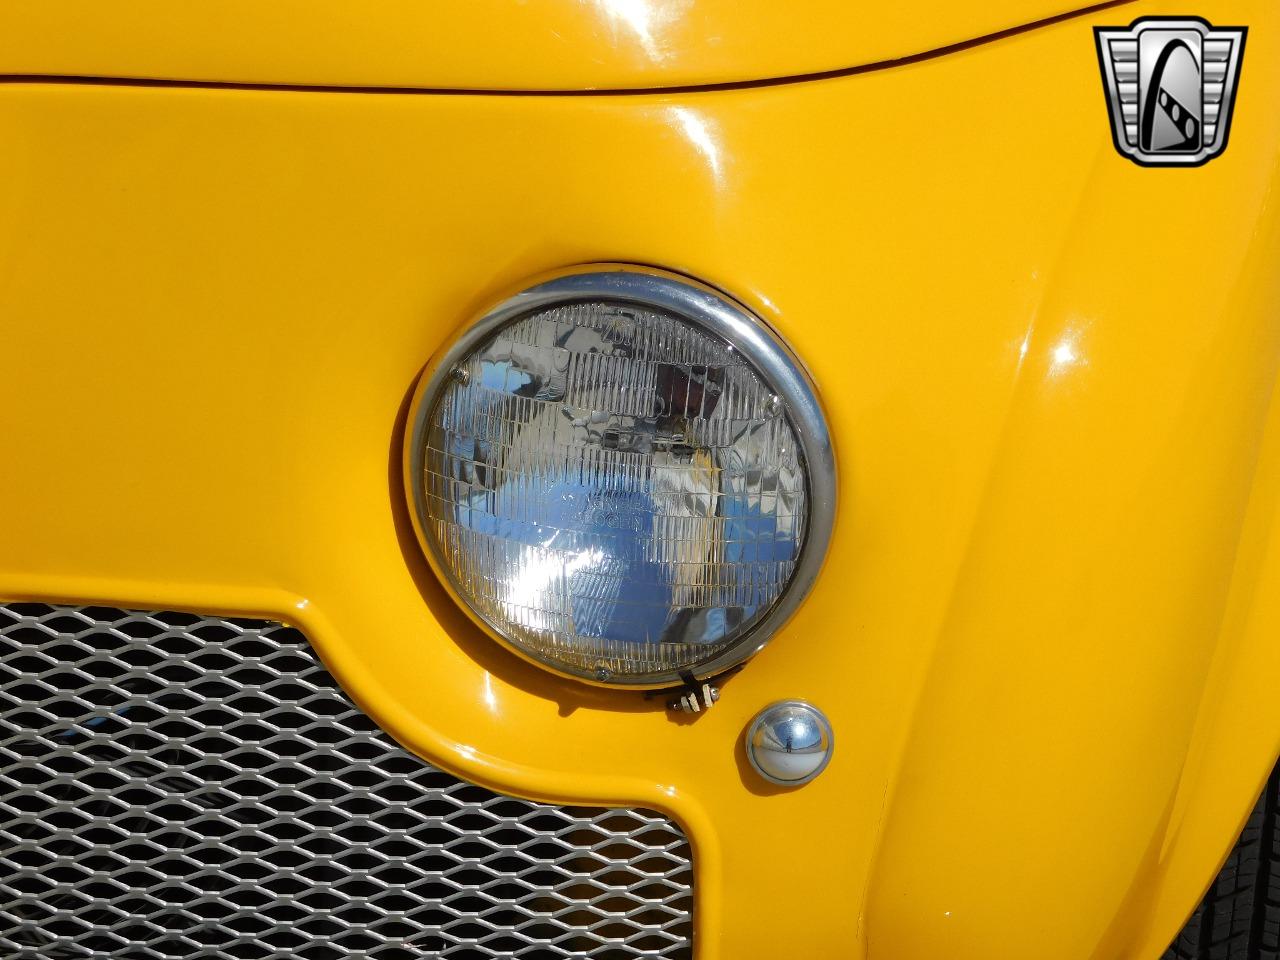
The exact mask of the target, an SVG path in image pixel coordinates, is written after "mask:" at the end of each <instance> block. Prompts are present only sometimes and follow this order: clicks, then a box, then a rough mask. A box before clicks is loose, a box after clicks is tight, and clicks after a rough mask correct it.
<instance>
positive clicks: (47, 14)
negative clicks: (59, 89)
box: [0, 0, 1089, 90]
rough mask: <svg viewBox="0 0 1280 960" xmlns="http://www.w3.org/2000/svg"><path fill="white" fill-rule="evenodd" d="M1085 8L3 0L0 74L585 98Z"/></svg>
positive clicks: (651, 0)
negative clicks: (589, 93) (583, 93)
mask: <svg viewBox="0 0 1280 960" xmlns="http://www.w3.org/2000/svg"><path fill="white" fill-rule="evenodd" d="M1085 6H1089V4H1088V3H1086V2H1084V0H985V2H984V3H981V4H964V3H955V2H952V0H926V2H923V3H921V2H916V3H887V2H877V3H868V2H851V0H801V2H798V3H796V2H792V3H778V2H776V0H455V2H424V0H359V2H351V0H182V2H180V3H173V2H169V0H60V2H57V3H50V2H48V0H8V2H6V3H4V4H0V73H7V74H39V75H44V76H50V75H65V76H79V77H84V76H99V77H138V78H150V79H165V80H204V81H222V82H228V81H229V82H238V83H268V84H320V85H327V86H376V87H429V88H435V89H469V90H591V89H615V90H616V89H619V88H623V89H626V88H636V87H671V86H687V85H693V84H706V83H726V82H734V81H741V80H758V79H762V78H767V77H784V76H794V75H796V74H802V73H813V72H816V71H823V70H838V69H843V68H846V67H853V66H858V65H861V64H866V63H872V62H877V61H882V60H889V59H893V58H898V57H904V56H908V55H911V54H917V53H922V52H924V51H927V50H933V49H935V48H938V47H941V46H944V45H948V44H954V43H959V42H963V41H967V40H971V39H974V38H976V37H982V36H986V35H988V34H992V33H996V32H998V31H1003V30H1008V29H1012V28H1016V27H1020V26H1022V25H1024V24H1028V23H1031V22H1033V21H1038V20H1043V19H1047V18H1051V17H1055V16H1061V15H1062V14H1066V13H1069V12H1071V11H1073V10H1077V9H1079V8H1081V7H1085Z"/></svg>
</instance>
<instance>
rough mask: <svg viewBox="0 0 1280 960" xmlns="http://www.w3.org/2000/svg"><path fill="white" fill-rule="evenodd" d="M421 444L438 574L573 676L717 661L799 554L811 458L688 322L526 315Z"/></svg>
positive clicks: (778, 411)
mask: <svg viewBox="0 0 1280 960" xmlns="http://www.w3.org/2000/svg"><path fill="white" fill-rule="evenodd" d="M425 438H426V450H425V451H424V453H425V455H424V457H423V460H422V463H423V471H424V476H423V477H422V482H423V485H424V486H423V490H424V493H425V497H424V498H423V501H424V512H425V514H426V516H425V518H424V521H425V522H424V526H425V528H426V534H427V536H428V538H429V539H430V540H431V541H433V546H434V547H435V552H436V554H437V558H438V560H439V562H440V563H442V564H444V565H445V566H446V567H448V569H449V574H450V579H451V580H452V581H453V583H454V585H455V588H456V589H457V590H458V591H459V592H460V593H461V594H462V599H464V600H465V601H466V602H467V603H468V604H469V605H470V606H471V607H472V608H473V609H474V610H475V611H476V612H477V613H478V614H479V615H480V616H481V617H482V618H483V619H484V620H485V621H486V622H488V623H489V624H490V625H491V626H492V627H493V628H494V629H495V630H497V631H498V632H499V633H500V634H502V635H503V636H505V637H506V638H507V639H508V640H509V641H510V642H511V643H513V644H515V645H516V646H517V647H519V648H521V649H522V650H524V651H525V652H527V653H528V654H530V655H531V656H533V657H534V658H535V659H538V660H541V661H543V662H547V663H549V664H551V665H553V666H558V667H560V668H562V669H566V670H568V671H569V672H574V673H588V674H592V675H599V676H601V677H603V676H604V674H605V673H606V672H607V674H609V675H627V676H645V675H649V674H655V675H657V674H670V673H672V672H673V671H680V670H684V669H687V668H690V667H693V666H695V665H696V664H698V663H700V662H705V661H706V660H708V659H710V658H712V657H714V656H716V655H717V654H718V653H720V652H721V651H723V650H724V649H725V648H726V647H728V646H729V645H731V644H732V643H733V641H734V640H735V639H736V638H738V637H740V636H742V634H743V633H744V632H745V631H747V630H749V629H750V628H751V627H752V626H753V625H754V624H755V623H756V622H757V621H759V619H760V618H761V617H762V616H763V615H764V614H765V613H766V612H767V611H768V610H769V608H770V607H772V606H773V605H774V604H775V603H776V602H777V601H778V599H779V598H780V597H781V596H782V594H783V593H784V592H785V590H786V587H787V584H788V582H789V580H790V579H791V576H792V572H793V569H794V567H795V563H796V561H797V559H798V557H799V554H800V548H801V545H802V542H803V539H804V533H805V529H804V528H805V517H806V514H807V499H806V484H805V475H804V463H803V457H802V454H801V451H800V448H799V444H798V443H797V441H796V436H795V432H794V430H793V428H792V426H791V423H790V422H789V420H788V417H787V415H786V410H785V406H784V404H783V403H782V402H781V401H779V400H778V398H776V397H775V396H774V394H773V392H772V391H771V390H770V388H769V386H768V385H767V384H766V383H764V382H763V380H762V379H761V377H760V376H759V374H758V373H757V372H756V371H755V370H754V369H753V368H752V367H751V366H750V365H749V364H748V363H747V362H746V361H745V360H744V359H743V358H742V357H741V356H739V355H738V354H737V353H736V352H735V351H734V350H733V348H732V347H731V346H729V345H728V344H726V343H723V342H721V341H720V340H718V339H715V338H713V337H711V336H709V335H707V334H706V333H704V332H702V331H701V330H699V329H698V328H696V327H694V326H693V325H692V324H690V323H688V322H687V321H685V320H683V319H680V318H678V317H676V316H674V315H668V314H665V313H660V312H657V311H655V310H651V309H646V308H642V307H637V306H633V305H629V304H620V303H607V302H606V303H601V302H593V303H581V304H569V305H561V306H556V307H552V308H548V309H543V310H540V311H538V312H535V313H532V314H528V315H525V316H523V317H521V318H519V319H517V320H515V321H514V322H512V323H510V324H508V325H507V326H506V327H504V328H502V329H501V330H499V332H498V333H497V335H496V336H494V337H493V338H492V339H490V340H488V341H487V342H485V343H484V344H483V345H482V346H481V347H480V348H479V349H477V350H476V351H475V352H473V353H472V354H471V355H470V356H469V357H468V358H466V359H465V360H464V361H463V362H462V363H461V364H460V365H459V366H458V367H457V368H456V369H455V370H454V371H453V375H452V377H451V379H450V380H449V381H448V383H447V385H446V386H445V387H444V389H443V390H442V391H440V393H439V396H438V397H437V398H436V401H435V405H434V408H433V409H432V411H431V414H430V421H429V426H428V429H427V431H426V433H425ZM602 671H603V672H602Z"/></svg>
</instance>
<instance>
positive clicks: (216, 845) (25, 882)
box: [0, 604, 692, 960]
mask: <svg viewBox="0 0 1280 960" xmlns="http://www.w3.org/2000/svg"><path fill="white" fill-rule="evenodd" d="M691 883H692V871H691V867H690V861H689V847H688V844H687V842H686V840H685V838H684V836H683V835H682V833H681V832H680V830H679V828H678V827H676V826H675V825H674V824H673V823H672V822H671V821H669V820H667V819H666V818H664V817H662V816H659V815H657V814H654V813H650V812H646V811H642V810H605V809H585V808H566V807H555V806H548V805H545V804H538V803H531V802H528V801H524V800H517V799H513V798H510V797H504V796H500V795H498V794H495V793H492V792H491V791H489V790H485V789H483V788H481V787H477V786H474V785H471V784H467V783H464V782H462V781H459V780H457V779H456V778H454V777H452V776H450V775H449V774H447V773H444V772H442V771H440V770H437V769H435V768H434V767H432V766H430V765H428V764H426V763H423V762H422V761H421V760H419V759H417V758H415V757H413V756H411V755H410V754H408V753H407V752H405V751H404V750H402V749H400V748H399V747H397V746H396V745H395V744H394V743H393V742H392V741H391V740H390V739H389V738H388V737H387V736H386V735H385V734H383V733H382V732H381V731H379V730H378V729H377V727H376V726H374V724H373V722H372V721H371V720H370V719H369V718H368V717H366V716H365V715H364V714H363V713H361V712H360V711H359V710H358V709H356V708H355V707H354V706H353V705H352V703H351V702H350V701H349V700H348V699H347V697H346V696H344V695H343V694H342V692H341V691H340V690H339V689H338V687H337V685H336V684H335V683H334V681H333V679H332V678H331V677H330V676H329V674H328V673H327V672H326V671H325V669H324V667H323V666H321V665H320V663H319V661H318V660H317V659H316V657H315V655H314V654H313V653H312V652H311V649H310V647H309V646H308V645H307V643H306V641H305V639H304V638H303V637H302V636H301V635H300V634H299V633H298V632H297V631H295V630H292V629H289V628H287V627H284V626H281V625H279V624H275V623H270V622H264V621H250V620H228V619H220V618H206V617H197V616H192V615H188V614H179V613H129V612H125V611H121V610H114V609H105V608H100V607H49V606H44V605H39V604H12V605H7V606H6V605H0V956H3V957H5V958H6V960H7V958H31V960H37V958H38V960H63V958H75V960H79V958H88V957H93V958H101V960H144V958H145V960H153V958H154V960H158V958H170V957H210V958H221V957H234V958H237V960H238V958H280V960H285V958H288V960H339V958H343V960H345V958H352V957H362V958H374V960H423V958H449V960H461V958H466V960H472V958H476V960H480V958H487V957H522V958H534V957H536V958H555V957H587V956H589V957H593V958H609V960H615V958H616V960H621V958H631V957H663V958H674V957H688V956H689V955H690V947H689V941H690V937H691V929H690V919H689V915H690V910H691V907H692V904H691V890H690V887H691Z"/></svg>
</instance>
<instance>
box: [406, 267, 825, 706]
mask: <svg viewBox="0 0 1280 960" xmlns="http://www.w3.org/2000/svg"><path fill="white" fill-rule="evenodd" d="M584 300H613V301H621V302H625V303H634V304H637V305H640V306H645V307H650V308H656V309H659V310H664V311H667V312H669V313H673V314H676V315H677V316H679V317H682V318H683V319H685V320H687V321H689V322H690V323H693V324H695V325H697V326H699V327H701V328H702V329H703V330H705V331H707V332H708V333H710V334H712V335H714V336H716V337H718V338H719V339H721V340H723V341H725V342H726V343H728V344H730V345H731V346H732V347H733V348H734V349H735V350H737V351H738V352H739V353H740V354H742V355H743V356H744V357H745V358H746V359H747V360H749V361H750V362H751V363H752V364H753V365H754V366H755V368H756V369H757V371H759V373H760V374H761V376H762V377H763V379H764V380H765V382H766V383H768V384H769V385H770V386H771V387H772V388H773V390H774V392H775V393H776V394H777V395H778V396H779V397H782V398H783V399H784V400H785V402H786V409H785V413H786V416H787V418H788V419H789V420H790V421H791V423H792V426H793V428H794V429H795V432H796V435H797V436H798V437H799V440H800V445H801V449H802V452H803V455H804V461H805V466H806V482H807V485H808V503H809V516H808V518H807V519H808V522H807V525H806V534H805V539H804V543H803V544H802V545H801V548H800V556H799V559H798V560H797V561H796V567H795V573H794V574H793V576H792V580H791V584H790V586H789V587H788V589H787V591H786V593H784V594H783V596H782V598H781V599H780V600H779V601H778V602H777V603H776V604H775V605H774V607H773V608H772V609H771V610H769V612H768V613H766V614H765V615H764V616H763V617H762V618H761V619H760V621H759V622H758V623H757V624H756V625H755V626H754V627H753V628H752V629H750V630H749V631H747V632H746V633H744V634H743V636H742V637H740V638H738V640H737V641H736V642H735V643H734V644H733V645H732V646H731V647H729V648H728V649H727V650H725V651H724V652H722V653H721V654H720V655H718V656H716V657H714V658H713V659H711V660H709V661H707V662H706V663H703V664H701V665H699V666H697V667H695V668H694V669H693V670H692V671H691V672H692V673H693V675H694V677H695V678H696V679H698V680H704V679H707V678H710V677H715V676H717V675H719V674H722V673H724V672H726V671H727V670H730V669H732V668H733V667H736V666H737V665H738V664H740V663H742V662H744V661H745V660H747V659H749V658H750V657H752V656H754V655H755V654H757V653H759V652H760V650H761V649H763V648H764V646H765V644H766V643H768V642H769V640H770V639H772V637H773V636H774V634H776V633H777V632H778V630H779V629H780V628H781V627H782V626H783V625H784V624H785V623H786V622H787V621H788V620H789V619H790V618H791V616H792V614H794V613H795V611H796V610H797V609H798V608H799V606H800V604H801V602H802V601H803V600H804V598H805V597H806V596H807V595H808V593H809V591H810V589H812V587H813V585H814V583H815V582H816V580H817V578H818V573H819V571H820V570H821V569H822V564H823V561H824V560H825V558H826V554H827V549H828V547H829V546H830V543H831V535H832V531H833V529H834V526H835V512H836V464H835V452H834V449H833V448H832V444H831V435H830V432H829V431H828V429H827V422H826V418H825V416H824V415H823V412H822V406H821V404H820V403H819V401H818V395H817V390H816V389H815V387H814V385H813V382H812V381H811V380H810V378H809V375H808V373H807V372H806V371H805V369H804V367H803V365H802V364H801V363H800V361H799V359H798V358H797V357H796V355H795V354H794V353H793V352H792V350H791V348H790V347H789V346H787V344H786V343H785V342H784V341H783V340H782V338H781V337H779V336H778V334H777V333H775V332H774V331H773V330H771V329H770V328H769V327H768V326H767V325H766V324H765V323H764V321H762V320H761V319H759V318H758V317H756V316H755V315H754V314H752V313H750V312H749V311H748V310H747V309H746V308H745V307H743V306H741V305H739V304H737V303H735V302H734V301H732V300H730V299H728V298H727V297H726V296H725V295H723V294H722V293H720V292H718V291H717V290H715V289H713V288H711V287H709V286H706V285H705V284H701V283H698V282H696V281H694V280H690V279H689V278H687V277H683V276H679V275H677V274H673V273H668V272H666V271H661V270H656V269H653V268H647V267H638V266H626V265H617V264H608V265H598V266H586V267H578V268H574V270H573V272H571V273H567V274H565V275H563V276H559V277H555V278H553V279H550V280H547V281H544V282H542V283H538V284H537V285H535V286H533V287H530V288H529V289H527V290H524V291H522V292H520V293H517V294H515V295H514V296H512V297H509V298H508V299H506V300H503V301H502V302H500V303H498V304H497V305H496V306H494V307H492V308H490V309H489V310H488V311H486V312H485V313H484V314H483V315H482V316H481V317H480V319H478V320H476V321H475V322H474V323H472V324H471V325H470V326H468V327H466V328H464V329H463V331H462V332H461V333H460V334H458V335H456V336H455V338H454V339H453V340H452V341H451V342H449V343H448V344H447V345H446V346H445V347H444V348H443V349H442V351H440V352H439V353H437V355H436V356H435V357H434V358H433V360H432V361H431V363H430V364H429V365H428V367H427V369H426V370H425V371H424V373H423V375H422V378H421V380H420V382H419V384H418V388H417V390H416V391H415V395H414V398H413V404H412V407H411V409H410V412H409V429H408V430H407V431H406V442H407V451H406V453H407V457H406V473H405V481H406V485H407V490H408V496H409V501H410V504H411V506H412V510H411V511H410V512H411V514H412V519H413V526H414V531H415V533H416V534H417V537H418V542H419V544H420V545H421V546H422V548H423V552H424V553H425V554H426V556H427V559H428V561H429V562H430V564H431V567H432V569H433V570H435V572H436V575H437V577H438V578H439V579H440V581H441V582H442V583H443V584H444V585H445V587H446V588H447V589H448V591H449V592H450V593H451V594H452V596H453V598H454V600H455V601H456V602H457V603H458V605H459V606H460V607H461V608H462V609H463V610H464V611H465V612H466V613H467V614H468V616H470V617H471V619H472V620H473V621H475V622H476V623H477V624H478V625H479V626H481V627H482V628H483V629H484V630H485V631H486V632H487V633H489V634H490V635H491V636H493V637H494V638H495V639H496V640H498V641H499V642H501V643H502V645H503V646H504V647H506V648H507V649H509V650H511V651H513V652H514V653H516V654H517V655H518V656H520V657H521V658H522V659H524V660H528V661H530V662H532V663H536V664H537V665H538V666H540V667H542V668H544V669H547V670H550V671H551V672H553V673H556V674H559V675H561V676H566V677H571V678H573V679H575V680H580V681H583V682H585V683H589V684H592V685H594V686H603V687H612V688H618V687H630V688H633V689H662V688H665V687H670V686H674V685H676V684H679V683H681V682H682V680H683V678H682V677H680V676H679V675H678V674H675V673H673V674H671V675H670V676H669V677H664V678H662V679H661V680H660V681H658V682H654V681H653V680H651V679H646V678H640V679H631V678H627V677H616V678H611V679H609V680H605V681H602V680H599V679H597V678H596V677H595V676H593V675H591V674H590V673H587V672H585V671H584V672H583V673H574V672H571V671H568V670H566V669H564V667H563V665H561V664H556V663H552V662H549V661H544V660H541V659H538V658H536V657H534V656H532V655H531V654H529V653H527V652H526V651H524V650H521V649H520V648H518V647H517V646H515V645H514V644H512V643H509V642H508V641H507V640H506V638H505V637H504V636H503V635H502V633H501V631H500V630H499V628H498V626H497V625H496V624H494V623H491V622H490V621H489V620H488V619H487V618H485V617H484V616H483V615H481V614H480V613H479V612H478V611H476V610H474V609H473V608H472V607H471V606H470V605H469V604H468V603H467V602H466V601H465V600H464V599H463V594H462V591H461V590H460V589H459V584H458V583H457V582H456V581H455V579H454V577H453V575H452V571H450V570H449V568H448V566H447V565H446V564H444V563H443V562H442V561H441V559H440V558H439V557H437V556H436V555H435V550H434V548H433V546H432V543H431V539H430V538H429V537H427V536H426V535H425V532H424V529H423V524H422V518H423V517H424V516H425V508H424V504H423V502H422V495H423V488H422V484H421V482H420V480H419V478H420V477H421V476H422V471H423V451H424V448H425V439H426V432H427V429H428V419H429V415H430V412H431V410H432V409H433V407H434V406H435V401H436V398H437V397H438V395H439V393H440V391H441V390H442V389H443V388H444V386H445V384H446V383H447V381H448V378H449V377H450V376H451V375H452V373H453V370H454V369H455V368H456V367H457V366H458V365H459V364H460V363H461V362H462V361H463V360H464V359H465V358H466V357H467V356H469V355H470V354H471V353H472V352H473V351H474V350H475V349H476V348H477V347H479V346H480V345H481V344H482V343H483V342H484V341H485V340H487V339H488V338H490V337H492V336H494V335H495V334H496V333H497V332H498V331H499V330H500V329H501V328H502V327H503V326H505V325H506V324H508V323H510V322H512V321H513V320H515V319H517V318H519V317H520V316H523V315H524V314H527V313H531V312H533V311H536V310H541V309H545V308H547V307H551V306H557V305H560V304H565V303H574V302H579V301H584Z"/></svg>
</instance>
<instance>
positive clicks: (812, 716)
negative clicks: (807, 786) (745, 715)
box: [747, 700, 835, 787]
mask: <svg viewBox="0 0 1280 960" xmlns="http://www.w3.org/2000/svg"><path fill="white" fill-rule="evenodd" d="M834 748H835V734H834V733H832V731H831V724H830V722H829V721H828V720H827V718H826V717H825V716H824V715H823V713H822V711H821V710H819V709H818V708H817V707H815V706H813V705H812V704H808V703H805V702H804V701H803V700H784V701H782V702H781V703H775V704H773V705H772V706H769V707H765V709H763V710H761V711H760V712H759V713H758V714H756V718H755V720H753V721H752V722H751V726H750V727H748V728H747V759H748V760H750V761H751V766H753V767H755V770H756V773H758V774H760V776H762V777H764V778H765V779H766V780H768V781H769V782H770V783H777V784H781V785H782V786H784V787H798V786H800V785H801V784H804V783H808V782H809V781H810V780H812V779H813V778H814V777H816V776H817V775H818V774H820V773H821V772H822V771H823V770H824V769H826V766H827V763H828V762H829V761H830V760H831V751H832V750H833V749H834Z"/></svg>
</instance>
